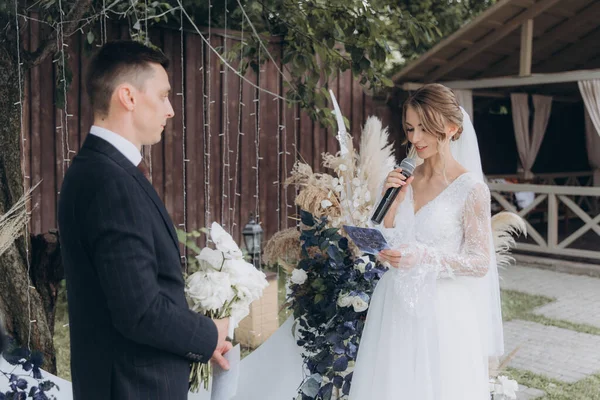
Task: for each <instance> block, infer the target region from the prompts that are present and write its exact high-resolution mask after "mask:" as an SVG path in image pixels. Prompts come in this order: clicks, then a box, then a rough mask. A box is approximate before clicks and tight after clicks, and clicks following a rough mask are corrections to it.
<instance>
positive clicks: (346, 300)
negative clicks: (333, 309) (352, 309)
mask: <svg viewBox="0 0 600 400" xmlns="http://www.w3.org/2000/svg"><path fill="white" fill-rule="evenodd" d="M352 300H353V297H351V296H346V295H340V297H338V301H337V305H338V306H340V307H349V306H350V305H351V304H352Z"/></svg>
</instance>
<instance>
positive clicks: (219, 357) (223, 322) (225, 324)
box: [211, 318, 232, 370]
mask: <svg viewBox="0 0 600 400" xmlns="http://www.w3.org/2000/svg"><path fill="white" fill-rule="evenodd" d="M213 322H214V323H215V325H216V326H217V332H218V333H219V335H218V339H217V348H216V349H215V351H214V353H213V356H212V358H211V361H212V362H214V363H216V364H218V365H219V366H220V367H221V368H223V369H224V370H228V369H229V362H227V360H226V359H225V358H224V357H223V354H225V353H227V352H228V351H229V350H231V347H232V345H231V342H229V341H227V333H228V332H229V318H223V319H213Z"/></svg>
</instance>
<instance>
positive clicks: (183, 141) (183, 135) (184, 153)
mask: <svg viewBox="0 0 600 400" xmlns="http://www.w3.org/2000/svg"><path fill="white" fill-rule="evenodd" d="M179 20H180V26H179V32H180V47H181V54H180V56H181V57H180V61H181V93H177V95H178V96H181V126H182V131H181V132H182V133H181V146H182V153H181V157H182V159H183V160H182V174H183V185H182V187H183V223H182V224H181V225H180V227H181V229H182V230H183V231H184V232H187V165H188V162H189V161H190V160H189V159H188V157H187V149H186V140H187V138H186V133H187V128H186V125H185V43H184V36H185V32H184V30H183V12H180V18H179ZM181 261H182V263H183V265H184V270H185V271H186V272H187V268H188V259H187V244H186V242H185V241H184V243H183V253H182V255H181Z"/></svg>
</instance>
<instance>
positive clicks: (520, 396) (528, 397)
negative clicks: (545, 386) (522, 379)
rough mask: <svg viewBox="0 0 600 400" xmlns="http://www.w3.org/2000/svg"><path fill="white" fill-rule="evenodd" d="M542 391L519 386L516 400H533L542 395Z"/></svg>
mask: <svg viewBox="0 0 600 400" xmlns="http://www.w3.org/2000/svg"><path fill="white" fill-rule="evenodd" d="M544 394H545V393H544V391H543V390H539V389H534V388H529V387H527V386H525V385H519V391H518V392H517V400H534V399H537V398H540V397H542V396H543V395H544Z"/></svg>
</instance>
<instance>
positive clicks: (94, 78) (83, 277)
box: [58, 41, 231, 400]
mask: <svg viewBox="0 0 600 400" xmlns="http://www.w3.org/2000/svg"><path fill="white" fill-rule="evenodd" d="M167 66H168V59H167V58H166V57H165V56H164V55H163V54H162V53H161V52H159V51H157V50H154V49H151V48H149V47H146V46H144V45H142V44H140V43H136V42H131V41H118V42H111V43H107V44H105V45H104V46H103V47H102V48H101V49H100V50H99V51H98V53H97V54H96V55H95V56H94V57H93V58H92V60H91V62H90V66H89V70H88V76H87V82H86V83H87V91H88V95H89V97H90V100H91V104H92V110H93V113H94V125H93V126H92V128H91V129H90V134H89V135H88V136H87V138H86V140H85V142H84V144H83V146H82V148H81V150H80V152H79V154H78V155H77V156H76V157H75V158H74V160H73V163H72V165H71V167H70V168H69V169H68V171H67V173H66V175H65V178H64V182H63V186H62V189H61V192H60V200H59V209H58V221H59V229H60V239H61V247H62V248H61V250H62V254H63V262H64V266H65V272H66V277H67V294H68V301H69V322H70V334H71V375H72V377H73V394H74V398H75V400H122V399H123V400H125V399H127V400H137V399H156V400H184V399H187V393H188V379H189V374H190V362H198V361H199V362H203V363H206V362H209V360H211V358H212V360H213V361H214V362H216V363H218V364H220V365H221V366H222V367H223V368H228V364H227V361H226V360H225V359H224V358H223V354H224V353H226V352H227V351H228V350H229V349H230V348H231V343H229V342H227V341H226V340H225V338H226V335H227V331H228V325H229V321H228V320H227V319H225V320H214V321H213V320H211V319H209V318H207V317H204V316H201V315H199V314H197V313H194V312H192V311H190V310H189V309H188V305H187V303H186V298H185V295H184V279H183V274H182V270H181V262H180V253H179V245H178V241H177V235H176V233H175V229H174V227H173V222H172V221H171V218H170V217H169V214H168V213H167V210H166V209H165V206H164V204H163V203H162V201H161V200H160V198H159V197H158V195H157V193H156V192H155V190H154V188H153V187H152V185H151V183H150V182H149V181H148V174H147V167H146V165H145V163H144V161H143V160H142V156H141V155H140V150H141V148H142V145H152V144H155V143H158V142H159V141H160V139H161V134H162V132H163V130H164V127H165V124H166V123H167V119H169V118H172V117H173V115H174V112H173V108H172V107H171V103H170V102H169V97H168V96H169V91H170V89H171V87H170V85H169V79H168V76H167V72H166V70H165V68H167Z"/></svg>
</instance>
